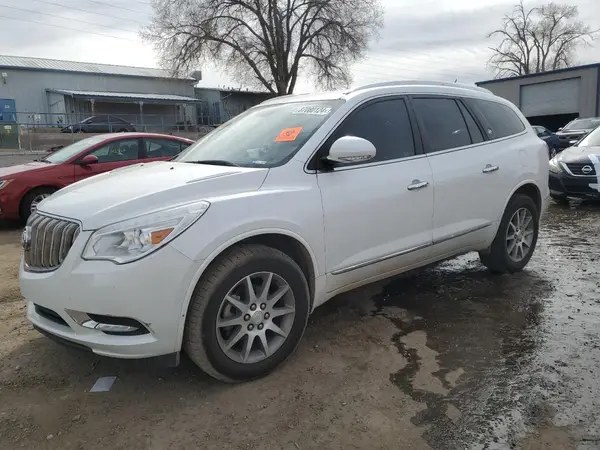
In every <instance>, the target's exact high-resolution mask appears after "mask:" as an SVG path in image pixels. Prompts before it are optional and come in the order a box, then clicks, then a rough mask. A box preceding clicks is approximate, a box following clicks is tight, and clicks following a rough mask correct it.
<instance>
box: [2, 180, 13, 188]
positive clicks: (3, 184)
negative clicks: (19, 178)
mask: <svg viewBox="0 0 600 450" xmlns="http://www.w3.org/2000/svg"><path fill="white" fill-rule="evenodd" d="M11 181H12V180H0V189H2V188H5V187H6V185H7V184H8V183H10V182H11Z"/></svg>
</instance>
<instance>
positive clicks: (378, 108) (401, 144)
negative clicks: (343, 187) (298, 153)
mask: <svg viewBox="0 0 600 450" xmlns="http://www.w3.org/2000/svg"><path fill="white" fill-rule="evenodd" d="M344 136H356V137H360V138H363V139H366V140H368V141H369V142H371V143H372V144H373V145H374V146H375V149H376V150H377V153H376V155H375V157H374V158H373V159H371V160H369V162H370V163H371V162H378V161H387V160H391V159H398V158H406V157H409V156H414V155H415V142H414V139H413V134H412V128H411V125H410V119H409V116H408V109H407V107H406V103H405V102H404V100H402V99H392V100H382V101H378V102H376V103H370V104H368V105H366V106H363V107H360V108H359V109H358V110H357V111H355V112H354V113H352V114H351V115H350V116H349V117H348V118H347V119H346V120H345V121H344V122H343V123H342V125H341V126H340V127H339V128H338V129H337V130H336V132H335V133H334V134H333V136H332V137H331V138H330V139H329V141H328V142H327V144H326V146H325V147H324V148H323V149H322V151H321V152H319V154H320V155H322V156H325V155H326V154H327V151H328V150H329V147H330V146H331V144H332V143H333V142H335V141H336V140H337V139H339V138H341V137H344ZM357 164H360V163H357ZM348 165H349V164H344V166H348Z"/></svg>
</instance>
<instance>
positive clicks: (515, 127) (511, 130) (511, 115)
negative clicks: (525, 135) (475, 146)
mask: <svg viewBox="0 0 600 450" xmlns="http://www.w3.org/2000/svg"><path fill="white" fill-rule="evenodd" d="M471 102H473V104H475V105H476V106H477V108H478V109H479V111H481V113H482V114H483V115H484V116H485V118H486V119H487V121H488V122H489V124H490V126H491V130H489V131H491V133H489V132H488V133H489V134H490V138H492V139H499V138H503V137H507V136H512V135H514V134H519V133H520V132H521V131H523V130H525V125H524V124H523V122H522V121H521V119H520V118H519V116H517V114H515V112H514V111H513V110H512V109H511V108H509V107H508V106H506V105H503V104H502V103H496V102H491V101H488V100H480V99H472V100H471Z"/></svg>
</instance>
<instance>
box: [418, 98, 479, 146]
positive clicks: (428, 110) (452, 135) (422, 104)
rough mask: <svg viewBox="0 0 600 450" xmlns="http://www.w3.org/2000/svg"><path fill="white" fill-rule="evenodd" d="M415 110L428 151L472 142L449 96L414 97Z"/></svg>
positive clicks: (462, 119)
mask: <svg viewBox="0 0 600 450" xmlns="http://www.w3.org/2000/svg"><path fill="white" fill-rule="evenodd" d="M412 103H413V106H414V109H415V112H416V113H417V116H418V117H419V123H420V124H421V128H422V129H421V134H422V135H423V138H424V140H425V142H426V143H427V144H428V145H427V147H428V151H430V152H437V151H440V150H448V149H451V148H457V147H464V146H465V145H470V144H472V141H471V136H470V134H469V129H468V127H467V123H466V122H465V119H464V118H463V114H462V113H461V111H460V109H459V107H458V104H457V103H456V101H455V100H454V99H451V98H414V99H413V100H412Z"/></svg>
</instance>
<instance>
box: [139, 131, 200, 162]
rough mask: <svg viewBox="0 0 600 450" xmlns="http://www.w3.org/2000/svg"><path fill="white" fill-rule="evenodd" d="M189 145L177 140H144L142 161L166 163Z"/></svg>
mask: <svg viewBox="0 0 600 450" xmlns="http://www.w3.org/2000/svg"><path fill="white" fill-rule="evenodd" d="M189 146H190V144H188V143H187V142H183V141H180V140H177V139H168V138H148V137H146V138H144V150H145V156H144V161H146V162H149V161H167V160H169V159H173V158H174V157H176V156H177V155H179V153H181V152H182V151H183V150H184V149H186V148H187V147H189Z"/></svg>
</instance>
